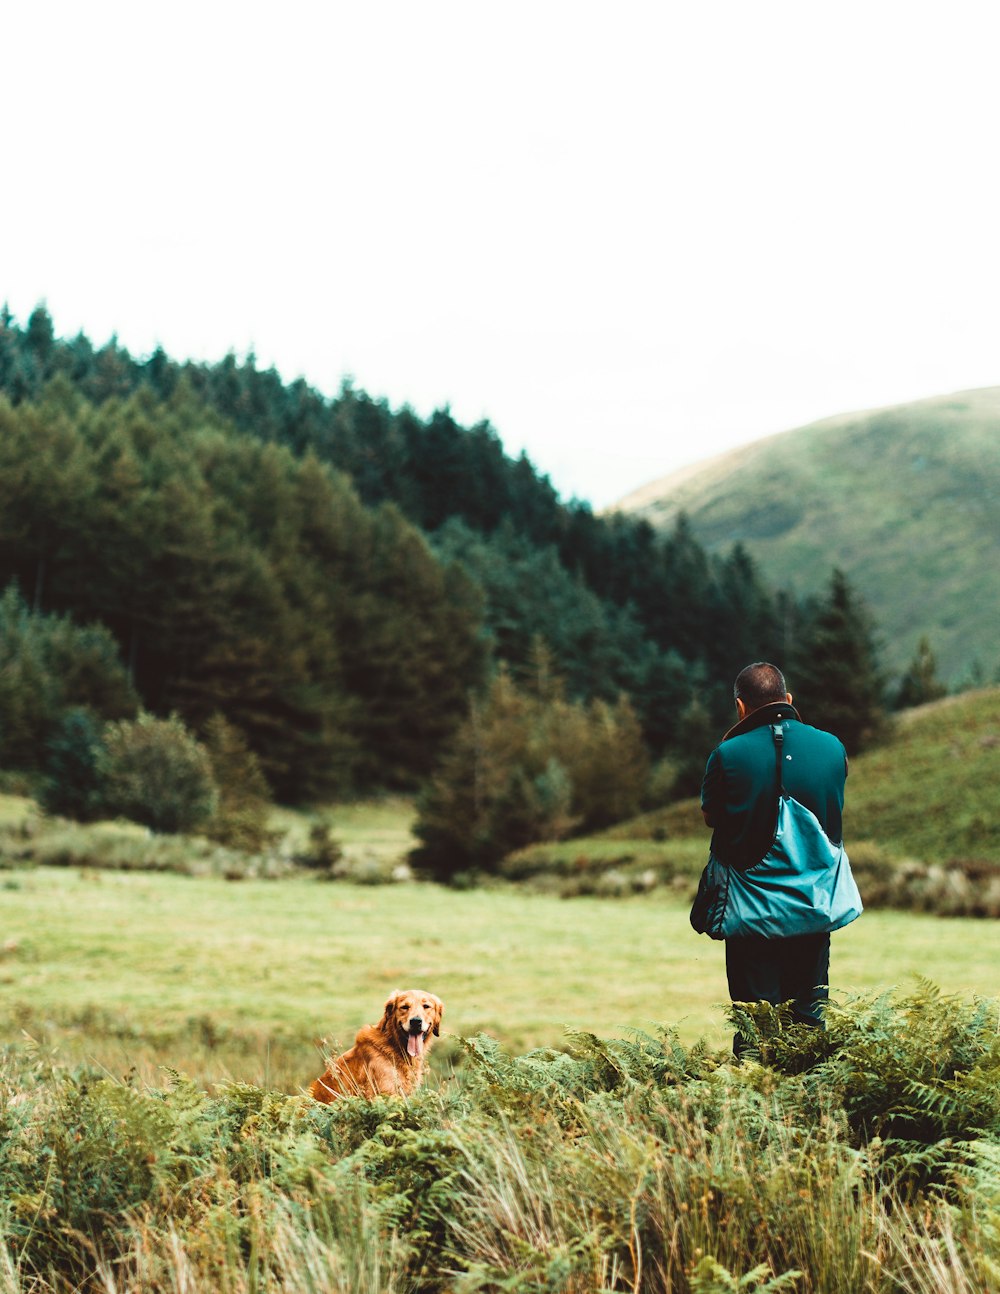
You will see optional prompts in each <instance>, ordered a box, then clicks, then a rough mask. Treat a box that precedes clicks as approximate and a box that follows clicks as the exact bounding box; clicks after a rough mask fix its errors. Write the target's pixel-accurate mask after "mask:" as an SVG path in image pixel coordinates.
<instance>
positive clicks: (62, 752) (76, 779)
mask: <svg viewBox="0 0 1000 1294" xmlns="http://www.w3.org/2000/svg"><path fill="white" fill-rule="evenodd" d="M101 750H102V746H101V734H100V729H99V726H98V724H97V723H96V722H95V721H94V717H93V715H92V714H91V713H90V711H89V710H83V709H80V708H74V709H71V710H67V711H66V712H65V713H64V714H63V715H62V716H61V717H60V719H59V720H58V721H57V723H56V725H55V728H54V731H53V733H52V735H51V737H50V738H49V740H48V742H47V744H46V759H45V770H44V771H45V780H44V782H43V783H42V786H41V790H40V792H39V799H40V801H41V805H42V808H43V809H45V810H46V812H48V813H58V814H60V815H61V816H62V817H64V818H76V819H77V821H79V822H87V821H89V820H90V819H91V818H93V817H94V816H95V814H96V813H97V812H98V809H99V793H100V772H99V765H100V760H101Z"/></svg>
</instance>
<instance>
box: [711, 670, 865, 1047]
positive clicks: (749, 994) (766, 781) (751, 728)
mask: <svg viewBox="0 0 1000 1294" xmlns="http://www.w3.org/2000/svg"><path fill="white" fill-rule="evenodd" d="M733 694H734V697H735V700H736V713H737V716H738V722H737V723H736V725H735V726H734V727H733V728H730V730H729V732H727V733H726V735H725V736H724V737H723V739H722V741H721V742H720V743H719V745H718V746H716V748H715V749H714V750H713V751H712V753H711V755H710V756H709V758H708V763H707V765H706V767H705V779H704V782H703V784H702V791H701V804H702V813H703V814H704V817H705V823H706V825H707V826H709V827H711V828H712V832H713V834H712V856H713V857H714V858H715V859H717V860H718V861H719V862H720V863H722V864H724V865H725V866H726V867H729V868H733V869H736V870H737V871H739V872H743V871H745V870H746V869H747V868H749V867H753V866H754V865H755V864H757V863H759V862H760V861H761V860H762V859H763V858H764V855H765V854H767V853H768V851H769V849H770V848H771V844H772V841H773V839H774V834H775V823H776V815H777V798H778V797H777V792H778V787H777V780H778V778H777V774H776V768H777V767H778V766H780V768H781V779H782V784H783V791H784V792H785V793H786V794H787V795H788V796H790V797H791V798H792V799H793V800H795V801H797V802H798V804H799V805H803V806H805V808H806V809H808V810H809V811H811V813H812V814H814V815H815V817H816V820H817V821H818V823H819V825H820V827H821V828H822V829H823V831H824V832H825V834H826V836H827V837H828V838H829V840H830V841H832V842H834V843H836V842H839V841H840V840H841V839H842V836H843V832H842V827H841V814H842V812H843V808H844V783H845V780H846V778H847V753H846V751H845V750H844V747H843V745H842V743H841V742H840V741H839V740H838V738H836V737H835V736H833V734H832V733H829V732H823V731H821V730H820V729H819V728H811V727H809V725H808V724H805V723H803V722H802V721H801V719H800V718H799V715H798V713H797V712H796V710H795V708H794V706H793V705H792V695H791V693H790V692H789V691H788V690H787V688H786V687H785V680H784V677H783V676H782V673H781V671H780V670H779V669H778V668H777V666H775V665H770V664H768V663H767V662H765V661H757V662H756V663H754V664H753V665H748V666H747V667H746V668H745V669H744V670H741V672H740V673H739V675H738V676H737V678H736V683H735V686H734V689H733ZM772 725H777V726H778V728H779V732H780V738H781V745H780V747H779V748H778V751H777V763H776V750H775V739H774V729H773V727H772ZM829 971H830V935H829V932H824V933H821V934H796V933H794V932H791V931H790V932H789V934H788V935H787V936H785V937H777V938H776V937H765V936H763V935H759V934H751V935H741V936H739V937H731V938H727V939H726V975H727V978H728V981H729V996H730V997H731V998H732V1000H733V1001H734V1002H772V1003H774V1004H775V1005H777V1004H778V1003H779V1002H791V1003H792V1004H793V1012H794V1018H795V1019H796V1020H798V1021H800V1022H802V1023H804V1024H813V1025H821V1024H822V1016H821V1011H822V1005H823V1003H824V1002H825V1001H826V1000H827V997H828V996H829V989H828V985H829ZM745 1048H746V1042H745V1040H744V1039H743V1038H742V1037H741V1036H740V1035H739V1034H738V1035H737V1036H736V1039H735V1041H734V1046H733V1049H734V1051H735V1052H736V1054H737V1055H740V1054H741V1053H742V1052H743V1051H744V1050H745Z"/></svg>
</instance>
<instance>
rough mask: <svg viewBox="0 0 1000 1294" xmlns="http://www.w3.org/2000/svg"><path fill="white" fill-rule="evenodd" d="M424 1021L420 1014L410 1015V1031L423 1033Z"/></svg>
mask: <svg viewBox="0 0 1000 1294" xmlns="http://www.w3.org/2000/svg"><path fill="white" fill-rule="evenodd" d="M423 1031H424V1022H423V1020H422V1019H421V1017H420V1016H419V1015H411V1016H410V1033H423Z"/></svg>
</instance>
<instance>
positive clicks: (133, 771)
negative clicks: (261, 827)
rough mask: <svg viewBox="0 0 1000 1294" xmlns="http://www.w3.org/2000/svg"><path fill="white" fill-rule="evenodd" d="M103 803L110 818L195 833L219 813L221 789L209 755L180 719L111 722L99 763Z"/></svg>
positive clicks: (141, 718)
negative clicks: (216, 782) (217, 808)
mask: <svg viewBox="0 0 1000 1294" xmlns="http://www.w3.org/2000/svg"><path fill="white" fill-rule="evenodd" d="M99 777H100V800H101V808H102V810H103V812H104V813H105V814H106V815H107V816H109V817H122V818H128V819H129V820H130V821H132V822H139V823H142V824H143V825H144V826H147V827H151V828H152V829H153V830H154V831H165V832H175V833H176V832H191V831H194V830H196V829H197V828H198V827H200V826H202V825H203V824H205V823H206V822H207V821H208V820H209V819H210V818H211V817H212V815H213V814H214V813H215V810H216V807H217V805H218V800H219V792H218V788H217V787H216V785H215V781H214V779H213V777H212V763H211V759H210V758H209V754H208V751H207V750H206V749H205V747H204V746H202V745H201V743H200V742H198V741H197V740H196V739H195V738H194V737H193V736H192V735H191V733H189V732H188V731H187V729H186V728H185V727H184V725H183V724H182V723H181V721H180V719H178V718H177V716H176V715H171V716H170V718H169V719H157V718H155V717H154V716H153V715H150V714H141V715H140V716H139V717H138V719H135V720H122V721H121V722H119V723H111V724H108V726H107V727H106V728H105V730H104V736H103V750H102V752H101V758H100V764H99Z"/></svg>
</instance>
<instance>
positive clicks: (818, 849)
mask: <svg viewBox="0 0 1000 1294" xmlns="http://www.w3.org/2000/svg"><path fill="white" fill-rule="evenodd" d="M771 733H772V735H773V737H774V752H775V769H776V772H775V781H776V783H777V793H778V811H777V816H776V820H775V827H774V839H773V840H772V842H771V847H770V848H769V849H768V851H767V853H766V854H765V855H764V857H763V858H762V859H761V860H760V862H759V863H755V864H754V865H753V866H752V867H748V868H746V869H745V870H742V871H741V870H740V869H739V868H736V867H729V866H727V865H726V864H725V863H721V862H720V861H719V860H718V859H717V858H714V857H709V860H708V864H707V865H706V867H705V870H704V872H703V873H702V877H701V881H700V883H699V885H698V894H697V896H696V897H695V901H694V905H693V907H692V908H691V924H692V926H693V927H694V928H695V930H697V931H698V932H699V934H707V935H710V936H711V938H713V939H732V938H735V937H739V936H742V935H763V936H764V937H765V938H767V939H784V938H787V937H789V936H791V935H811V934H823V933H824V932H826V931H831V930H839V929H840V928H841V927H842V926H846V925H848V924H849V923H850V922H851V921H853V920H855V918H856V917H859V916H860V915H861V913H862V911H863V905H862V903H861V895H860V894H859V893H858V887H857V885H856V884H855V881H854V876H853V873H852V872H851V863H850V859H849V858H848V857H847V851H846V850H845V849H844V846H843V842H841V843H840V844H834V843H833V841H832V840H831V839H830V838H829V836H828V835H827V834H826V832H825V831H824V830H823V828H822V826H821V825H820V823H819V820H818V819H817V817H816V815H815V814H814V813H813V812H812V811H811V810H810V809H807V808H806V807H805V805H803V804H799V802H798V801H797V800H794V799H792V797H791V796H790V795H787V794H786V793H785V786H784V777H783V771H782V742H783V740H784V733H783V730H782V725H781V724H780V723H776V724H772V725H771Z"/></svg>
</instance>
